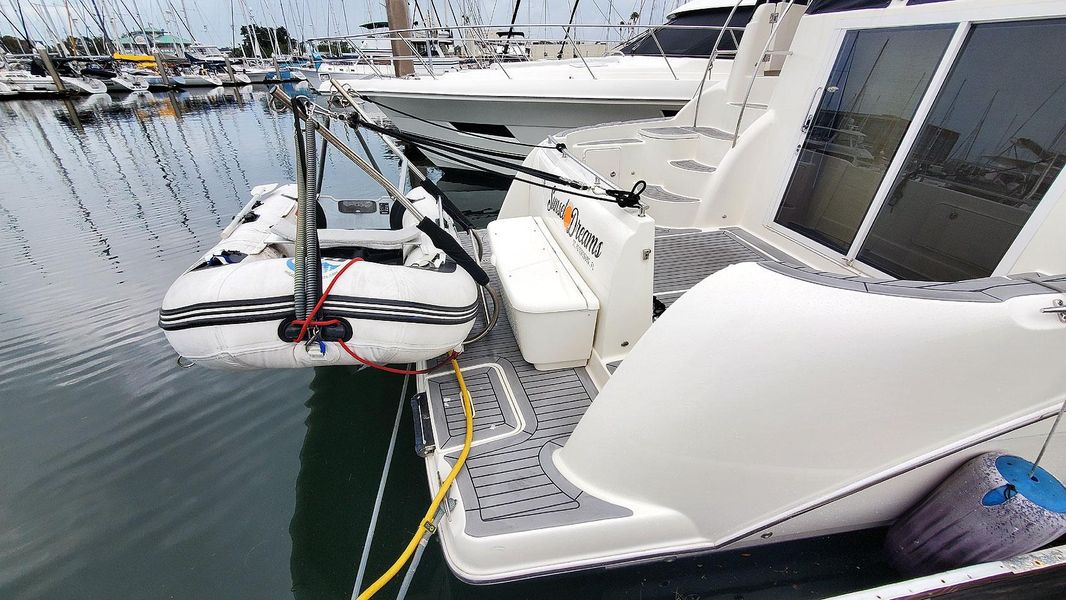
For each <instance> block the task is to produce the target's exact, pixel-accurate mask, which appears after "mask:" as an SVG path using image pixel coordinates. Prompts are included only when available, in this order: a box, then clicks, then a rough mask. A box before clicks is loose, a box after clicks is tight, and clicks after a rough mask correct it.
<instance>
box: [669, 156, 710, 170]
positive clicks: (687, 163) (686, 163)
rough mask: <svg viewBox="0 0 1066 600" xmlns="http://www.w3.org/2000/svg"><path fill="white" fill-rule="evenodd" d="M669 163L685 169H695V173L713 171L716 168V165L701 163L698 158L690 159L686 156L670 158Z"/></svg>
mask: <svg viewBox="0 0 1066 600" xmlns="http://www.w3.org/2000/svg"><path fill="white" fill-rule="evenodd" d="M670 164H671V165H673V166H675V167H677V168H679V169H684V170H686V171H696V172H697V173H714V172H715V171H717V170H718V167H715V166H712V165H707V164H703V163H701V162H700V161H698V160H692V159H690V158H686V159H684V160H672V161H670Z"/></svg>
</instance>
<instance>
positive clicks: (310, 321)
mask: <svg viewBox="0 0 1066 600" xmlns="http://www.w3.org/2000/svg"><path fill="white" fill-rule="evenodd" d="M362 260H363V259H361V258H353V259H351V260H349V261H348V262H346V263H344V266H343V267H341V270H340V271H337V274H336V275H334V276H333V281H330V282H329V285H328V286H326V291H324V292H322V297H321V298H319V299H318V303H316V304H315V307H314V308H313V309H311V313H310V314H308V315H307V318H306V319H297V320H294V321H293V323H295V324H297V325H300V333H299V335H297V336H296V341H295V343H299V342H300V340H302V339H303V338H304V335H306V334H307V328H308V327H326V326H327V325H336V324H337V323H340V320H339V319H329V320H328V321H315V320H314V318H315V314H317V313H318V311H319V309H321V308H322V305H323V304H325V302H326V296H329V293H330V292H331V291H333V286H334V285H335V284H336V283H337V281H338V280H339V279H340V278H341V275H344V272H345V271H347V270H348V267H350V266H352V265H354V264H355V263H357V262H362ZM337 343H338V344H340V345H341V348H344V351H345V352H347V353H348V354H349V355H350V356H351V357H352V358H354V359H355V360H357V361H359V362H361V363H363V364H364V365H366V366H368V367H372V368H374V369H378V370H380V371H385V372H386V373H396V374H397V375H421V374H423V373H429V372H430V371H432V370H433V369H436V368H437V367H439V366H441V365H442V364H444V363H446V362H448V361H449V360H451V359H452V358H454V357H456V356H458V354H456V353H455V351H454V350H452V351H450V352H448V356H447V358H445V359H444V360H442V361H441V362H439V363H437V364H435V365H433V366H432V367H429V368H427V369H397V368H395V367H389V366H387V365H379V364H377V363H375V362H371V361H369V360H367V359H365V358H363V357H362V356H359V355H358V354H356V353H355V351H354V350H352V349H351V348H349V347H348V344H345V343H344V340H337Z"/></svg>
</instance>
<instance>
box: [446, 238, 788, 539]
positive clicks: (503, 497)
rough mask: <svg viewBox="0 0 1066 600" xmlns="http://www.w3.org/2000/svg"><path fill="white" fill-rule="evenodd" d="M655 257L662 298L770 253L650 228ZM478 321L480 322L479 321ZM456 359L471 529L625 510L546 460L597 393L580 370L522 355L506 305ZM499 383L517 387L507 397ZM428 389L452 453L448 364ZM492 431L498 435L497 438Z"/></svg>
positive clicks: (579, 519)
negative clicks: (540, 366) (469, 411)
mask: <svg viewBox="0 0 1066 600" xmlns="http://www.w3.org/2000/svg"><path fill="white" fill-rule="evenodd" d="M486 253H488V249H486ZM655 256H656V259H655V281H654V292H655V294H656V296H657V297H659V298H660V299H661V300H662V301H663V302H664V303H666V304H667V305H669V304H670V303H672V302H673V301H674V300H675V299H676V298H677V297H679V296H680V295H681V293H683V291H684V290H687V289H689V288H691V287H692V286H693V285H695V284H696V283H698V282H699V281H701V280H702V279H704V278H705V277H707V276H708V275H710V274H712V273H714V272H716V271H718V270H720V269H723V268H725V267H726V266H728V265H730V264H734V263H737V262H745V261H762V260H767V259H768V257H769V256H768V254H767V253H765V252H761V251H759V250H758V249H756V248H755V246H754V245H752V244H750V243H747V242H745V241H744V240H742V239H741V238H740V237H738V236H737V235H735V234H733V233H731V232H729V231H724V230H722V231H709V232H703V231H698V230H670V229H657V230H656V240H655ZM486 258H487V257H486ZM482 264H483V266H485V268H486V270H487V271H488V272H489V275H490V277H491V279H492V284H491V285H493V287H494V288H495V289H499V281H498V279H497V276H496V273H495V270H494V269H493V268H492V266H491V265H490V264H489V262H488V261H487V260H486V261H483V263H482ZM480 327H481V322H480V321H479V322H478V324H477V325H475V329H480ZM460 363H461V365H462V367H463V377H464V379H465V380H466V382H467V387H468V389H469V391H470V394H471V400H472V401H473V402H474V407H475V411H476V415H475V418H474V441H475V446H474V447H473V449H472V450H471V453H470V456H469V458H468V459H467V463H466V468H465V469H463V471H461V472H460V474H459V477H458V478H457V480H456V482H457V485H458V488H459V493H460V494H461V496H462V499H463V506H464V508H465V510H466V517H467V519H466V533H467V534H468V535H471V536H474V537H485V536H492V535H498V534H502V533H509V532H517V531H528V530H532V529H541V528H545V527H557V526H561V525H568V524H574V523H583V522H589V521H594V520H600V519H607V518H616V517H624V516H628V515H629V514H631V513H630V511H629V510H628V509H626V508H624V507H621V506H617V505H614V504H610V503H608V502H605V501H603V500H601V499H599V498H595V497H592V496H590V495H589V494H586V493H583V492H582V491H581V490H580V489H578V488H577V487H576V486H574V485H573V484H571V483H570V482H568V481H567V480H566V478H565V477H563V476H562V474H560V473H559V472H558V470H557V469H556V468H555V466H554V463H553V462H552V459H551V456H552V453H553V452H555V451H556V450H558V449H559V448H562V447H563V445H564V444H565V443H566V440H567V439H568V438H569V436H570V434H571V433H572V432H573V431H574V428H575V427H576V426H577V424H578V422H579V421H580V420H581V418H582V417H583V416H584V414H585V411H586V410H587V409H588V407H589V406H590V405H591V404H592V401H593V399H594V398H595V396H596V388H595V386H594V385H593V383H592V382H591V381H590V380H589V379H588V376H587V375H586V374H585V372H584V370H583V369H558V370H555V371H538V370H536V369H535V368H533V366H532V365H530V364H529V363H527V362H526V361H525V360H523V359H522V354H521V352H520V351H519V349H518V343H517V341H516V340H515V337H514V333H513V332H512V331H511V325H510V322H509V320H508V318H507V314H506V312H505V311H501V314H500V318H499V321H498V322H497V324H496V327H495V328H494V329H493V330H492V331H491V332H490V333H489V335H488V336H487V337H486V338H485V339H483V340H481V341H480V342H477V343H475V344H472V345H471V346H470V347H469V348H467V349H466V352H464V353H463V355H462V357H461V359H460ZM613 366H617V365H613ZM611 370H612V371H613V369H611ZM505 384H506V385H508V386H509V387H510V389H511V391H512V392H513V394H514V398H513V403H512V401H511V400H509V399H508V397H507V396H508V395H507V393H506V391H505V389H506V388H505V387H504V385H505ZM427 387H428V396H429V406H430V410H431V411H432V413H433V422H434V424H435V426H436V434H437V438H438V439H437V442H438V447H439V448H441V449H442V450H441V451H444V452H446V454H445V457H446V458H448V459H449V460H452V461H454V460H455V458H456V457H457V456H458V454H459V450H460V448H461V445H462V437H463V435H464V431H465V418H464V416H463V411H462V405H461V400H460V393H459V387H458V384H457V382H456V381H455V377H454V376H453V375H452V373H451V372H450V371H442V372H438V373H435V374H433V375H431V376H430V377H429V379H428V386H427ZM520 425H522V427H521V428H519V426H520ZM497 436H504V437H500V438H499V439H493V438H496V437H497ZM486 440H488V441H486Z"/></svg>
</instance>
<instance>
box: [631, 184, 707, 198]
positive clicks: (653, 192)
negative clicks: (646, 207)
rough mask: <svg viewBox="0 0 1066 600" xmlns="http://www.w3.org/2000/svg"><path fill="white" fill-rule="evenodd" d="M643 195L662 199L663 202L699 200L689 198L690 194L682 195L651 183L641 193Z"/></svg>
mask: <svg viewBox="0 0 1066 600" xmlns="http://www.w3.org/2000/svg"><path fill="white" fill-rule="evenodd" d="M641 196H647V197H648V198H651V199H652V200H661V201H663V202H699V199H698V198H689V197H688V196H682V195H681V194H675V193H673V192H670V191H667V190H666V189H664V188H663V187H662V186H659V185H649V186H648V187H647V189H645V190H644V192H643V193H641Z"/></svg>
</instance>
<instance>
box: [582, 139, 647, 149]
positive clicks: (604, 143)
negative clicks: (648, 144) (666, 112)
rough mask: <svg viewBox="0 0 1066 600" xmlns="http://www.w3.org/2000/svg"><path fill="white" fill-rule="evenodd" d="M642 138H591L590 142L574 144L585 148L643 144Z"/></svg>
mask: <svg viewBox="0 0 1066 600" xmlns="http://www.w3.org/2000/svg"><path fill="white" fill-rule="evenodd" d="M643 143H644V142H643V140H638V139H636V138H617V139H611V140H592V141H590V142H580V143H577V144H574V146H576V147H578V148H587V147H590V146H625V145H628V144H643Z"/></svg>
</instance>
